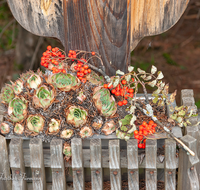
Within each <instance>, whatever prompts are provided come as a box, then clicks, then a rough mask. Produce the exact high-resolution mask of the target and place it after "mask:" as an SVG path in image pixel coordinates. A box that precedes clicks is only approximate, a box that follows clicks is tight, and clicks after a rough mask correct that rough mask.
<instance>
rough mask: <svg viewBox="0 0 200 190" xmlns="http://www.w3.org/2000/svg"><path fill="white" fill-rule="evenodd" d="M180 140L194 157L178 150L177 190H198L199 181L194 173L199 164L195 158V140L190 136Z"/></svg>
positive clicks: (196, 157)
mask: <svg viewBox="0 0 200 190" xmlns="http://www.w3.org/2000/svg"><path fill="white" fill-rule="evenodd" d="M181 140H182V141H183V143H185V145H186V146H188V147H189V148H190V149H191V150H192V151H194V152H195V156H194V157H193V156H191V155H187V154H186V152H185V151H184V150H183V149H180V153H179V170H178V190H183V189H187V190H197V189H198V190H199V180H198V175H197V171H196V165H197V164H198V163H199V159H198V156H197V140H196V139H195V138H193V137H191V136H190V135H186V136H184V137H182V138H181Z"/></svg>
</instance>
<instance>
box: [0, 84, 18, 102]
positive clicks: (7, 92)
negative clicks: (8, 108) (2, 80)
mask: <svg viewBox="0 0 200 190" xmlns="http://www.w3.org/2000/svg"><path fill="white" fill-rule="evenodd" d="M14 97H15V95H14V91H13V88H12V86H11V85H9V84H6V85H5V87H3V88H2V90H1V95H0V98H1V100H2V102H3V103H7V104H8V103H9V102H10V101H11V100H12V99H13V98H14Z"/></svg>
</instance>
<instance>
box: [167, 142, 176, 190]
mask: <svg viewBox="0 0 200 190" xmlns="http://www.w3.org/2000/svg"><path fill="white" fill-rule="evenodd" d="M175 189H176V142H175V141H174V140H172V139H166V140H165V190H175Z"/></svg>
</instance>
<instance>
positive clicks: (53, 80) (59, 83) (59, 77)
mask: <svg viewBox="0 0 200 190" xmlns="http://www.w3.org/2000/svg"><path fill="white" fill-rule="evenodd" d="M47 82H48V83H49V84H52V85H54V86H55V87H57V88H58V89H59V90H61V91H65V92H68V91H70V90H75V89H76V88H78V87H79V85H80V81H79V79H78V78H77V77H76V76H73V75H71V74H65V73H56V74H53V75H49V77H48V79H47Z"/></svg>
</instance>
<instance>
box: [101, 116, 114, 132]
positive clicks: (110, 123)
mask: <svg viewBox="0 0 200 190" xmlns="http://www.w3.org/2000/svg"><path fill="white" fill-rule="evenodd" d="M115 130H116V126H115V122H114V121H113V120H111V121H108V122H106V123H105V125H104V127H103V129H102V130H101V131H102V132H103V133H104V134H105V135H110V134H111V133H113V132H114V131H115Z"/></svg>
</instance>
